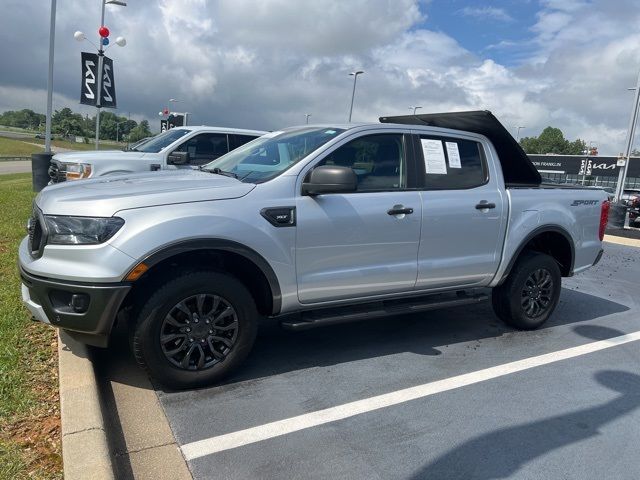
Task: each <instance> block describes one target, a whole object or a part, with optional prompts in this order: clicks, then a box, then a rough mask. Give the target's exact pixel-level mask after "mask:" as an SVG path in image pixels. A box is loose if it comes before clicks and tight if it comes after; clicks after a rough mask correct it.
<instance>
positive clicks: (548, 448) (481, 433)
mask: <svg viewBox="0 0 640 480" xmlns="http://www.w3.org/2000/svg"><path fill="white" fill-rule="evenodd" d="M639 252H640V250H639V249H638V248H634V247H628V246H622V245H616V244H612V243H607V244H606V255H605V257H604V258H603V260H602V262H601V263H600V264H599V265H598V266H597V267H595V268H592V269H590V270H588V271H587V272H585V273H584V274H581V275H578V276H576V277H574V278H571V279H565V282H564V289H563V293H562V297H561V303H560V305H559V307H558V309H557V310H556V312H555V314H554V315H553V317H552V319H551V320H550V322H549V323H548V324H547V325H546V326H545V327H544V328H542V329H540V330H537V331H533V332H520V331H514V330H512V329H509V328H507V327H505V326H503V325H502V324H501V323H500V322H499V320H498V319H497V318H496V317H495V315H494V314H493V312H492V310H491V307H490V305H488V304H480V305H476V306H473V307H462V308H458V309H450V310H442V311H437V312H429V313H427V314H416V315H412V316H402V317H396V318H388V319H384V320H376V321H368V322H363V323H356V324H348V325H339V326H334V327H327V328H324V329H318V330H312V331H307V332H299V333H293V332H286V331H282V330H280V329H279V328H276V327H275V326H274V325H265V326H263V328H262V329H261V331H260V334H259V337H258V340H257V343H256V347H255V349H254V351H253V352H252V354H251V356H250V357H249V359H248V361H247V363H246V365H245V367H244V368H243V369H242V370H241V371H240V372H239V373H238V374H237V375H236V376H235V377H234V378H231V379H229V380H228V381H227V382H226V383H225V384H224V385H220V386H216V387H213V388H208V389H201V390H194V391H183V392H168V391H162V390H159V391H157V392H156V393H157V394H158V398H159V400H160V404H161V405H162V408H163V409H164V412H165V414H166V416H167V419H168V421H169V423H170V425H171V429H172V431H173V435H174V437H175V439H176V441H177V443H178V445H179V446H180V447H181V450H182V453H183V455H184V457H185V458H186V460H187V464H188V466H189V469H190V470H191V473H192V475H193V477H194V478H196V479H205V478H207V479H208V478H225V479H231V478H238V479H246V478H287V479H292V478H305V479H307V478H350V479H359V478H362V479H373V478H380V479H383V478H384V479H387V478H428V479H448V478H451V479H460V478H464V479H490V478H518V479H541V478H554V479H558V478H563V479H570V478H571V479H573V478H576V479H578V478H579V479H602V478H616V479H637V478H640V461H638V454H639V451H638V444H640V408H639V407H640V372H639V367H640V342H638V341H637V340H639V339H640V333H638V332H639V331H640V300H639V298H638V296H639V293H640V288H638V282H639V280H640V258H639V255H638V253H639ZM111 348H112V349H122V348H125V346H124V345H121V344H120V345H119V344H117V343H116V344H115V345H113V346H112V347H111ZM105 353H106V354H107V355H106V356H105V355H103V356H101V358H103V359H105V358H108V352H105Z"/></svg>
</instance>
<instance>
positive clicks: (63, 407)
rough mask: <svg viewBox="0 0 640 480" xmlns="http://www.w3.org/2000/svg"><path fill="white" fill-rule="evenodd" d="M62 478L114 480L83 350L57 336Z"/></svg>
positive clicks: (65, 337) (98, 403)
mask: <svg viewBox="0 0 640 480" xmlns="http://www.w3.org/2000/svg"><path fill="white" fill-rule="evenodd" d="M58 361H59V372H60V416H61V418H62V461H63V466H64V478H65V479H66V480H75V479H85V478H92V479H104V480H112V479H114V478H115V477H114V472H113V465H112V463H111V459H112V457H111V452H110V451H109V442H108V441H107V433H106V429H105V422H104V418H103V415H102V407H101V401H100V393H99V390H98V385H97V382H96V375H95V372H94V369H93V364H92V362H91V359H90V358H89V354H88V350H87V347H86V346H85V345H83V344H81V343H78V342H76V341H74V340H73V339H72V338H71V337H69V335H67V334H66V333H64V332H63V331H59V335H58Z"/></svg>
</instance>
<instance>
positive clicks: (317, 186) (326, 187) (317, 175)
mask: <svg viewBox="0 0 640 480" xmlns="http://www.w3.org/2000/svg"><path fill="white" fill-rule="evenodd" d="M357 188H358V177H356V172H354V171H353V169H352V168H350V167H338V166H335V165H322V166H320V167H316V168H314V169H313V170H311V174H310V175H309V181H308V182H304V183H303V184H302V194H303V195H320V194H322V193H351V192H355V191H356V189H357Z"/></svg>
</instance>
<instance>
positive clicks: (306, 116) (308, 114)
mask: <svg viewBox="0 0 640 480" xmlns="http://www.w3.org/2000/svg"><path fill="white" fill-rule="evenodd" d="M310 116H311V114H310V113H305V114H304V117H305V120H306V122H307V125H308V124H309V117H310Z"/></svg>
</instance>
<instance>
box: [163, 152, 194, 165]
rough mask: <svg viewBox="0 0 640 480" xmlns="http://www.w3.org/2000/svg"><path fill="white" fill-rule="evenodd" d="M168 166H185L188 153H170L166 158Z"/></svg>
mask: <svg viewBox="0 0 640 480" xmlns="http://www.w3.org/2000/svg"><path fill="white" fill-rule="evenodd" d="M167 163H168V164H169V165H186V164H187V163H189V152H171V153H170V154H169V157H167Z"/></svg>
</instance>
